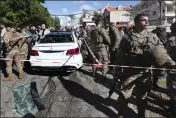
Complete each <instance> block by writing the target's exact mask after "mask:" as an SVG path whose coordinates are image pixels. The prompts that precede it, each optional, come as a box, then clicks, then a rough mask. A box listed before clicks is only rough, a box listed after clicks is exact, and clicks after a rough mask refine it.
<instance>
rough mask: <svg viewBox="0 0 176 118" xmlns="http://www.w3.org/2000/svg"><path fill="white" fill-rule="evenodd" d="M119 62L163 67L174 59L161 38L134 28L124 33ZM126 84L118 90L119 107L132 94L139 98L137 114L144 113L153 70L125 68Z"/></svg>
mask: <svg viewBox="0 0 176 118" xmlns="http://www.w3.org/2000/svg"><path fill="white" fill-rule="evenodd" d="M119 50H120V52H119V54H118V60H117V61H118V63H119V64H121V65H126V66H142V67H150V66H156V67H161V66H163V65H164V64H165V63H168V64H169V65H174V64H175V62H173V61H172V59H171V58H170V57H169V56H168V54H167V52H166V50H165V48H164V46H163V44H162V43H161V42H160V40H159V39H158V37H157V36H156V35H155V34H153V33H150V32H148V31H147V30H145V31H143V32H142V33H140V34H139V33H137V32H136V31H132V32H131V33H129V34H128V35H126V36H124V38H123V39H122V40H121V43H120V46H119ZM122 79H123V85H122V89H121V90H120V91H118V92H119V95H120V96H119V98H118V100H119V103H120V107H121V108H120V110H122V111H123V110H124V108H126V107H124V105H128V102H129V101H128V100H129V98H130V97H132V96H133V97H136V105H137V108H138V115H139V116H140V117H144V116H145V112H144V111H145V104H144V103H145V98H146V97H147V93H148V92H149V91H150V89H151V87H152V84H151V82H152V81H151V80H152V73H151V72H150V70H147V69H134V68H124V69H123V78H122Z"/></svg>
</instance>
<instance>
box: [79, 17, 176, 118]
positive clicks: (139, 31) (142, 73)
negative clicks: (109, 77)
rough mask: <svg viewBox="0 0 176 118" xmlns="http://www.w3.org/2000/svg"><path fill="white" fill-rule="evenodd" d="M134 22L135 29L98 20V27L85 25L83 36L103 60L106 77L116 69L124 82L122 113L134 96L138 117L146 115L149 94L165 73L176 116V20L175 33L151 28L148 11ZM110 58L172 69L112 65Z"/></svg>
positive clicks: (139, 64) (120, 91)
mask: <svg viewBox="0 0 176 118" xmlns="http://www.w3.org/2000/svg"><path fill="white" fill-rule="evenodd" d="M134 23H135V26H134V27H133V28H127V27H117V26H116V25H115V24H114V23H110V25H109V26H107V25H106V26H105V25H104V23H103V21H102V20H96V26H87V27H84V29H83V31H82V36H83V37H84V38H85V40H86V42H88V44H89V46H90V48H91V51H92V52H93V53H94V55H95V56H96V57H97V59H98V60H99V62H101V63H102V75H103V76H104V78H105V79H106V74H107V73H108V72H112V73H113V75H114V79H119V80H120V81H121V83H123V84H121V85H120V87H118V88H119V89H118V93H119V97H118V102H119V104H120V111H119V115H123V114H125V113H123V111H125V110H124V109H125V108H127V105H128V103H129V100H130V98H131V97H132V98H135V99H136V106H137V110H138V116H139V117H140V118H142V117H145V105H146V97H147V94H148V93H149V92H150V91H151V89H152V88H153V87H158V86H157V84H156V83H157V80H158V78H160V76H164V77H165V78H166V81H167V82H166V83H167V88H168V90H169V96H170V98H171V102H172V105H173V106H172V107H171V109H172V110H174V111H173V117H176V101H175V100H176V90H175V89H176V83H175V82H176V71H175V69H176V63H175V62H176V53H175V52H176V22H175V23H173V24H172V25H171V27H170V30H171V33H166V32H165V30H164V28H161V27H158V28H157V29H155V30H153V31H149V30H148V26H149V20H148V16H147V15H146V14H145V13H141V14H138V15H137V16H136V17H135V18H134ZM89 54H90V53H89ZM92 57H93V56H92ZM109 61H110V64H111V65H117V64H118V65H123V66H137V67H155V68H170V69H171V70H170V71H165V70H151V69H135V68H119V67H117V68H115V67H111V68H110V67H108V64H109ZM94 63H95V62H94ZM133 108H135V107H133Z"/></svg>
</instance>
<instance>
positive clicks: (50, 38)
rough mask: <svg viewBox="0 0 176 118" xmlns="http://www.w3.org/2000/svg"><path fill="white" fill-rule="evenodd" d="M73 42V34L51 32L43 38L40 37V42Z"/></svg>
mask: <svg viewBox="0 0 176 118" xmlns="http://www.w3.org/2000/svg"><path fill="white" fill-rule="evenodd" d="M70 42H73V37H72V34H49V35H46V36H45V37H44V38H43V39H40V41H39V43H70Z"/></svg>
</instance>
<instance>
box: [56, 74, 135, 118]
mask: <svg viewBox="0 0 176 118" xmlns="http://www.w3.org/2000/svg"><path fill="white" fill-rule="evenodd" d="M58 79H59V80H60V81H61V83H62V84H63V86H64V87H65V89H66V90H67V91H68V92H69V93H70V94H71V95H72V96H74V97H77V98H81V99H82V100H84V101H85V102H87V103H88V104H90V105H92V106H94V107H95V108H96V109H97V110H99V111H101V112H103V113H104V114H106V115H107V116H108V117H110V118H114V117H118V114H116V113H115V112H114V111H112V110H111V109H110V108H108V107H107V106H105V105H108V106H112V107H114V108H115V109H116V110H117V111H118V110H119V108H118V102H117V101H116V100H113V99H109V100H108V101H106V100H105V99H104V98H103V97H101V96H99V95H97V94H93V93H92V92H91V91H89V90H87V89H86V88H84V87H83V86H82V85H80V84H78V83H76V82H73V81H70V80H65V79H64V78H62V77H58ZM126 115H127V116H124V118H125V117H126V118H129V117H130V118H135V117H136V113H135V112H134V111H133V110H132V109H130V108H127V110H126Z"/></svg>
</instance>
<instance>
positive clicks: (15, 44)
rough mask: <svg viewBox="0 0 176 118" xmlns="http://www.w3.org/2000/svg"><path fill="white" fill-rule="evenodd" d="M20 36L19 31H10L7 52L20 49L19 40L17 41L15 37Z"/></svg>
mask: <svg viewBox="0 0 176 118" xmlns="http://www.w3.org/2000/svg"><path fill="white" fill-rule="evenodd" d="M18 37H20V34H19V33H17V32H15V33H14V32H10V33H9V44H8V45H7V52H10V51H11V50H14V49H16V50H18V47H19V45H18V41H16V39H15V38H18Z"/></svg>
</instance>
